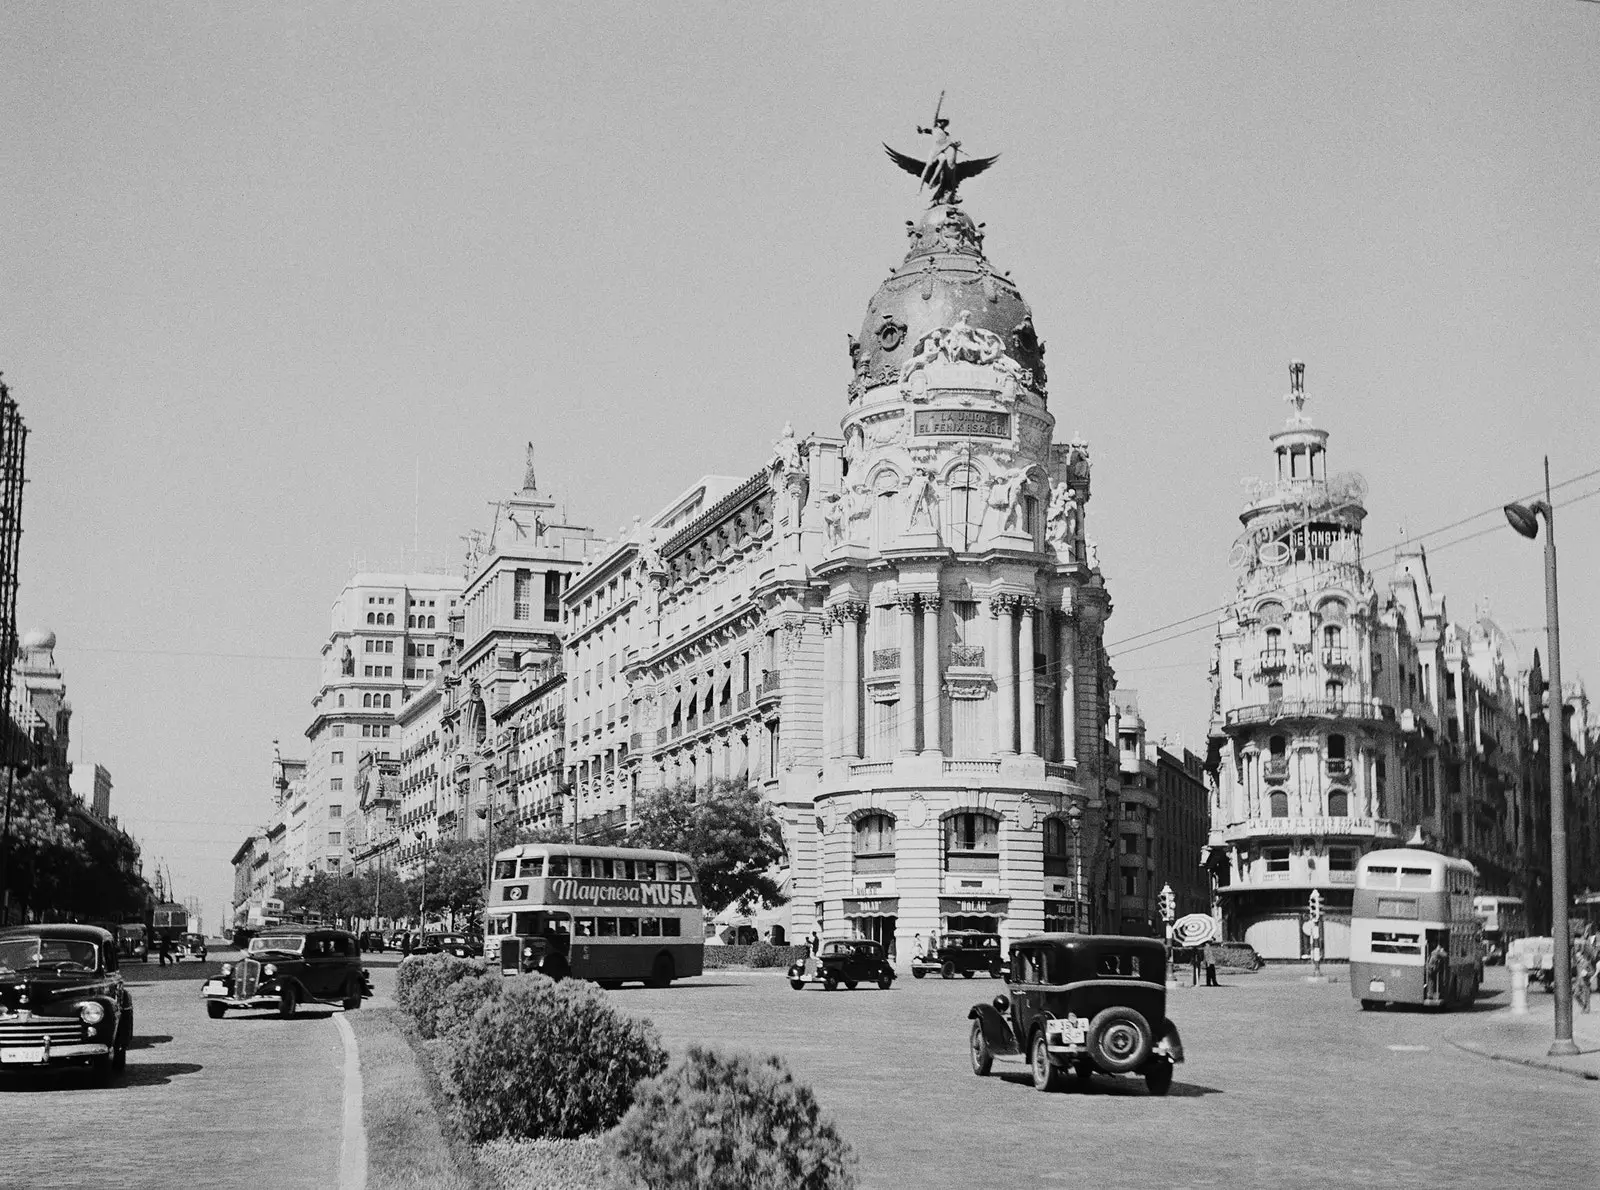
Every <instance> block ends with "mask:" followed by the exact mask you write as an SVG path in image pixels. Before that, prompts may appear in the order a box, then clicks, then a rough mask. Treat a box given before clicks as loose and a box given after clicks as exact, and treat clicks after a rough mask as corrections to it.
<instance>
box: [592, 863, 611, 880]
mask: <svg viewBox="0 0 1600 1190" xmlns="http://www.w3.org/2000/svg"><path fill="white" fill-rule="evenodd" d="M594 867H595V873H594V874H595V875H596V876H598V877H599V878H600V879H601V880H611V879H614V878H615V877H616V870H615V869H616V865H615V864H613V863H612V862H611V861H610V860H608V859H597V860H595V861H594Z"/></svg>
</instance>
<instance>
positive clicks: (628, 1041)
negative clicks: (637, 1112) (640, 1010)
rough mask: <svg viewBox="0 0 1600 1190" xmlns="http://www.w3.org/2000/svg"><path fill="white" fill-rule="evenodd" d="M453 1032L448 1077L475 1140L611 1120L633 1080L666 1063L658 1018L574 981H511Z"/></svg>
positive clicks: (547, 1133) (582, 1130) (578, 1128)
mask: <svg viewBox="0 0 1600 1190" xmlns="http://www.w3.org/2000/svg"><path fill="white" fill-rule="evenodd" d="M463 995H465V993H463ZM450 1041H451V1044H450V1045H449V1046H448V1047H447V1048H446V1050H445V1052H444V1053H443V1054H442V1055H441V1057H442V1059H443V1062H444V1066H445V1073H446V1075H447V1077H446V1079H445V1082H446V1084H447V1085H448V1086H449V1087H450V1090H451V1093H452V1095H454V1096H455V1097H456V1101H457V1104H456V1105H457V1111H458V1113H459V1115H460V1118H461V1123H462V1126H463V1127H464V1128H465V1130H466V1132H467V1134H468V1135H469V1136H471V1137H472V1139H474V1140H479V1141H482V1140H488V1139H491V1138H493V1137H499V1136H508V1137H528V1138H539V1137H562V1136H568V1137H570V1136H583V1135H585V1134H586V1133H590V1132H596V1131H598V1130H600V1129H602V1128H609V1127H611V1126H612V1125H613V1124H615V1123H616V1122H617V1120H619V1119H620V1118H621V1117H622V1114H623V1112H625V1111H627V1110H628V1105H629V1104H630V1103H632V1102H633V1086H634V1084H635V1083H636V1082H638V1081H639V1080H640V1079H642V1078H649V1077H650V1076H652V1075H655V1074H659V1073H660V1072H661V1071H662V1069H664V1068H665V1066H666V1064H667V1055H666V1052H665V1051H664V1050H663V1049H662V1048H661V1042H660V1037H659V1034H658V1033H657V1032H656V1028H655V1026H654V1025H652V1024H651V1023H650V1022H649V1021H646V1020H635V1019H633V1018H631V1017H628V1016H624V1015H623V1014H622V1013H620V1012H618V1011H617V1010H616V1009H615V1008H613V1007H612V1005H611V1002H610V1000H608V999H607V998H606V995H605V993H603V992H601V991H600V990H599V989H598V988H595V987H594V986H592V985H590V984H587V983H579V982H575V981H572V980H567V981H565V982H562V983H552V982H551V981H550V980H548V979H544V978H538V979H526V980H524V979H517V980H512V981H510V982H508V984H507V985H506V986H505V987H504V988H503V989H502V990H501V991H500V994H499V995H497V996H492V997H486V998H485V999H484V1000H483V1001H482V1002H481V1003H480V1005H479V1006H478V1008H477V1009H476V1011H475V1012H474V1014H473V1015H472V1017H471V1019H470V1020H469V1021H467V1022H466V1023H465V1026H464V1027H463V1028H462V1029H461V1030H460V1031H459V1032H457V1033H455V1034H453V1035H452V1037H451V1039H450Z"/></svg>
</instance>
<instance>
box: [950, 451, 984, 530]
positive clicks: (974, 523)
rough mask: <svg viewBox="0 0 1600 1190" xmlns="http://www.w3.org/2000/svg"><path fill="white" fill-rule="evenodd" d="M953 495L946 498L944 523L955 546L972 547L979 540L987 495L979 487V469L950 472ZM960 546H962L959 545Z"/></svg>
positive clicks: (962, 469)
mask: <svg viewBox="0 0 1600 1190" xmlns="http://www.w3.org/2000/svg"><path fill="white" fill-rule="evenodd" d="M948 491H949V495H948V496H947V497H946V498H945V499H946V503H945V515H944V523H945V524H946V525H947V526H948V530H947V533H948V536H947V538H946V539H947V540H948V541H949V542H950V544H951V545H952V546H956V547H957V548H960V549H966V548H968V547H969V546H970V545H971V544H972V543H973V542H974V541H976V540H977V537H978V525H979V524H980V522H982V520H983V493H982V491H980V490H979V487H978V471H977V468H975V467H968V466H965V465H963V466H960V467H956V468H954V469H953V470H952V471H951V472H950V483H949V488H948ZM958 543H959V544H958Z"/></svg>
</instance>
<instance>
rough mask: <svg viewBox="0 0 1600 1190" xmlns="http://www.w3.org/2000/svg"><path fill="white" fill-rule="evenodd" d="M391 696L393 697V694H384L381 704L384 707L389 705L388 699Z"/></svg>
mask: <svg viewBox="0 0 1600 1190" xmlns="http://www.w3.org/2000/svg"><path fill="white" fill-rule="evenodd" d="M392 697H393V695H389V694H385V695H384V696H383V705H384V706H385V707H387V706H388V705H389V699H390V698H392Z"/></svg>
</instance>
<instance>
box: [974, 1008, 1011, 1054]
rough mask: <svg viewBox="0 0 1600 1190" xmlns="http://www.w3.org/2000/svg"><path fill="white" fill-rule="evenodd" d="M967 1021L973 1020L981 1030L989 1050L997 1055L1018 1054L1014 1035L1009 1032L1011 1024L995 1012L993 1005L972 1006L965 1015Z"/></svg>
mask: <svg viewBox="0 0 1600 1190" xmlns="http://www.w3.org/2000/svg"><path fill="white" fill-rule="evenodd" d="M967 1019H968V1020H974V1021H977V1022H978V1023H979V1025H981V1026H982V1028H983V1039H984V1040H985V1041H986V1042H988V1043H989V1048H990V1049H991V1050H993V1051H994V1052H995V1053H997V1054H1015V1053H1020V1052H1021V1051H1020V1049H1019V1048H1018V1046H1017V1038H1016V1035H1015V1034H1013V1033H1012V1032H1011V1022H1010V1021H1008V1020H1007V1019H1006V1018H1005V1017H1003V1016H1001V1015H1000V1014H999V1013H998V1012H996V1011H995V1007H994V1005H993V1004H974V1005H973V1006H972V1010H971V1011H970V1012H968V1013H967Z"/></svg>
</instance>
